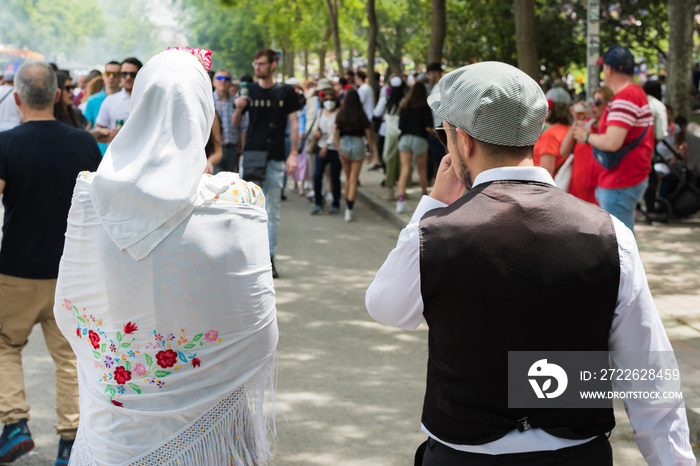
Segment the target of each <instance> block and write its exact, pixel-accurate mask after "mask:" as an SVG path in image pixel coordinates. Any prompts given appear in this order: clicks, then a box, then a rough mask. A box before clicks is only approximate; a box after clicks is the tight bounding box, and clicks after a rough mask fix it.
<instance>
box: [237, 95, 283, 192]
mask: <svg viewBox="0 0 700 466" xmlns="http://www.w3.org/2000/svg"><path fill="white" fill-rule="evenodd" d="M281 94H282V86H280V85H278V84H275V86H274V88H273V94H272V97H271V99H272V102H273V105H272V119H271V120H270V128H269V130H268V133H267V150H249V151H244V152H243V163H242V164H241V171H242V175H241V177H242V178H243V179H244V180H246V181H252V182H254V183H257V184H261V183H263V182H264V181H265V172H266V170H267V159H268V157H269V155H270V152H272V147H273V145H274V140H275V130H276V129H277V121H278V119H279V114H280V106H279V105H278V104H277V103H278V102H279V101H280V97H281Z"/></svg>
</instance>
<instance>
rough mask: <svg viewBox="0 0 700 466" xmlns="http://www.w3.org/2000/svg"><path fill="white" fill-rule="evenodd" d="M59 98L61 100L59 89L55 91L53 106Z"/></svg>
mask: <svg viewBox="0 0 700 466" xmlns="http://www.w3.org/2000/svg"><path fill="white" fill-rule="evenodd" d="M60 98H61V90H60V89H56V98H55V99H53V103H54V105H55V104H57V103H58V101H59V99H60Z"/></svg>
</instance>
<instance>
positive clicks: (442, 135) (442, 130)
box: [433, 126, 457, 147]
mask: <svg viewBox="0 0 700 466" xmlns="http://www.w3.org/2000/svg"><path fill="white" fill-rule="evenodd" d="M433 129H434V130H435V132H436V133H437V137H438V139H439V140H440V143H441V144H442V145H443V146H445V147H447V130H448V129H449V130H452V131H457V127H455V126H436V127H435V128H433Z"/></svg>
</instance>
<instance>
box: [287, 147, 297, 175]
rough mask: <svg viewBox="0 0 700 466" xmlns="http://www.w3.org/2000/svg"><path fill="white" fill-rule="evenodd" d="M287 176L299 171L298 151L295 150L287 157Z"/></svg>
mask: <svg viewBox="0 0 700 466" xmlns="http://www.w3.org/2000/svg"><path fill="white" fill-rule="evenodd" d="M286 168H287V176H292V175H293V174H294V172H296V171H297V151H295V150H293V151H291V152H290V153H289V157H287V164H286Z"/></svg>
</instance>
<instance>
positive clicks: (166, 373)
mask: <svg viewBox="0 0 700 466" xmlns="http://www.w3.org/2000/svg"><path fill="white" fill-rule="evenodd" d="M168 374H170V372H168V371H156V377H165V376H166V375H168Z"/></svg>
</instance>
